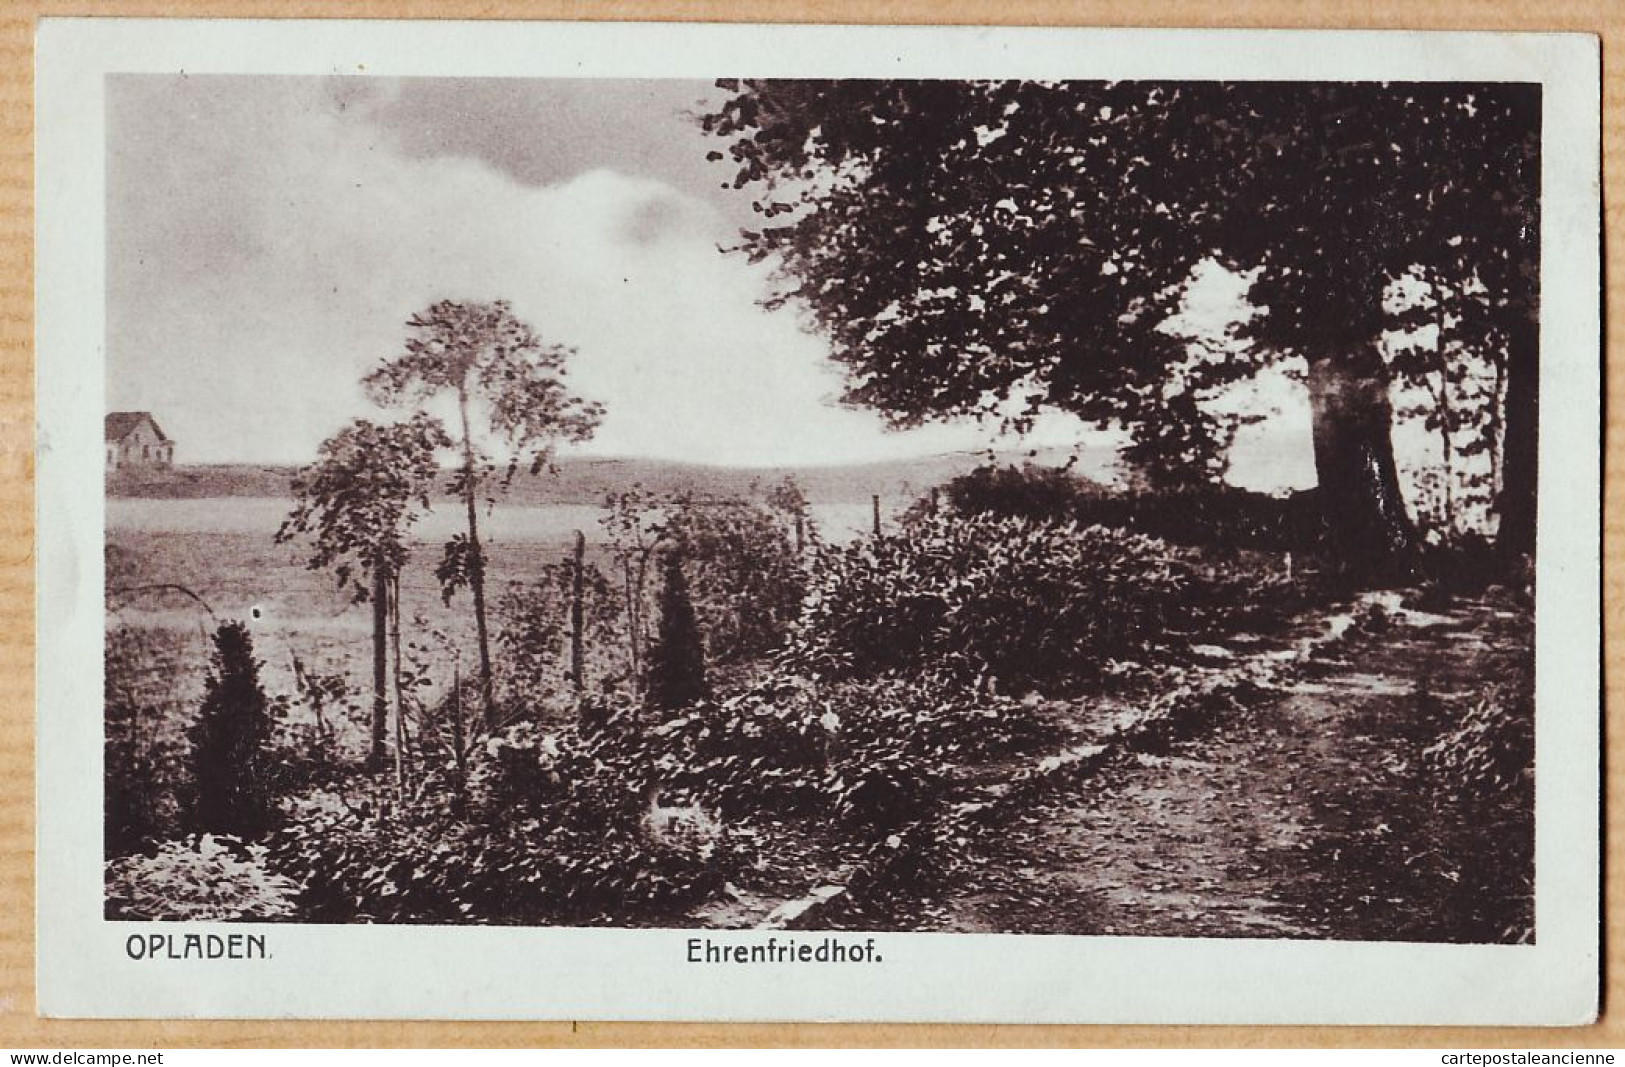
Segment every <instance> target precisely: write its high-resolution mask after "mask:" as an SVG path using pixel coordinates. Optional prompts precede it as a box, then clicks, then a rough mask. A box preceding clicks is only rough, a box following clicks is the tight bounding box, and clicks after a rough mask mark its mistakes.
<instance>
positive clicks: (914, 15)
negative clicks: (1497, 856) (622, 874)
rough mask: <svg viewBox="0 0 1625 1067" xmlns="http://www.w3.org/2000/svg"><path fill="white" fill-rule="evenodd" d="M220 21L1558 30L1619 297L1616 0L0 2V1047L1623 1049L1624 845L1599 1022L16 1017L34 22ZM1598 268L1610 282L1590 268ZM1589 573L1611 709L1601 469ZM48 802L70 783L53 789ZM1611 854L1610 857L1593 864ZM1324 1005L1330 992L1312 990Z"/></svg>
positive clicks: (1623, 677) (1612, 638)
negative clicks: (1574, 36) (1595, 120)
mask: <svg viewBox="0 0 1625 1067" xmlns="http://www.w3.org/2000/svg"><path fill="white" fill-rule="evenodd" d="M54 15H60V16H67V15H119V16H132V17H135V16H144V17H150V16H171V17H205V16H207V17H230V18H296V17H300V18H317V17H323V18H330V17H344V18H469V19H486V18H500V19H591V20H605V21H617V20H649V21H711V22H718V21H729V22H747V21H750V22H836V23H843V22H844V23H899V24H911V23H912V24H933V23H935V24H951V23H997V24H1006V25H1034V26H1040V25H1057V26H1063V25H1064V26H1147V25H1158V26H1190V27H1218V26H1229V27H1249V28H1259V29H1263V28H1286V27H1300V28H1323V29H1341V28H1363V29H1396V30H1398V29H1471V30H1523V31H1553V30H1563V31H1577V32H1586V33H1595V34H1599V35H1600V36H1601V37H1602V39H1603V85H1602V93H1603V139H1604V144H1603V170H1604V191H1603V209H1604V225H1605V245H1604V276H1605V279H1607V280H1608V294H1607V305H1608V307H1609V308H1612V307H1613V306H1615V305H1616V304H1618V302H1619V301H1620V299H1621V298H1622V297H1625V269H1622V268H1621V267H1620V265H1619V263H1620V254H1621V252H1622V245H1621V242H1622V241H1625V232H1622V230H1621V226H1620V219H1621V216H1620V206H1619V205H1620V200H1621V198H1622V197H1625V162H1622V158H1621V154H1622V152H1625V126H1622V122H1625V118H1622V111H1621V109H1622V107H1625V79H1622V77H1621V71H1620V67H1619V65H1618V63H1616V62H1615V60H1616V59H1617V58H1618V54H1619V51H1620V50H1621V49H1625V2H1617V0H1569V2H1561V0H1539V2H1534V0H1300V2H1294V0H1228V2H1219V3H1216V2H1214V0H1166V2H1161V3H1135V2H1132V0H1000V2H999V3H997V4H986V3H979V2H977V0H605V2H599V3H589V2H574V3H572V2H569V0H530V2H526V0H329V2H325V3H322V2H318V0H102V2H95V0H40V2H35V3H27V2H15V0H0V1048H13V1049H17V1048H36V1047H49V1048H53V1049H63V1048H94V1047H125V1048H141V1047H156V1048H166V1047H179V1046H225V1047H231V1046H243V1047H262V1046H289V1045H291V1046H375V1047H385V1046H388V1047H420V1046H428V1047H436V1046H448V1045H449V1046H458V1045H461V1046H479V1047H486V1046H496V1047H502V1046H516V1047H522V1046H555V1045H675V1046H716V1045H727V1046H734V1045H749V1046H764V1045H765V1046H779V1045H821V1046H827V1045H837V1046H839V1045H866V1046H867V1045H878V1046H893V1045H897V1046H914V1045H973V1046H974V1045H990V1046H998V1045H1010V1046H1051V1045H1056V1046H1069V1045H1071V1046H1182V1045H1185V1046H1198V1047H1204V1046H1205V1047H1213V1046H1255V1047H1268V1046H1289V1047H1297V1046H1373V1047H1407V1046H1411V1047H1421V1046H1429V1047H1441V1048H1450V1047H1455V1048H1462V1047H1475V1046H1495V1047H1529V1048H1541V1047H1548V1046H1556V1047H1586V1046H1604V1047H1621V1046H1625V1022H1622V1021H1621V1019H1622V1017H1625V1012H1622V1011H1621V1009H1620V1007H1619V1004H1618V1000H1619V995H1620V993H1621V991H1622V988H1621V984H1620V972H1621V968H1622V964H1625V959H1622V955H1621V953H1622V951H1625V938H1622V936H1621V929H1620V927H1621V920H1622V919H1625V881H1622V880H1621V878H1620V877H1619V876H1618V869H1617V868H1618V866H1619V861H1620V860H1621V859H1622V858H1625V849H1622V848H1620V847H1619V845H1618V842H1617V840H1616V841H1614V842H1613V843H1612V844H1613V847H1611V848H1609V850H1608V852H1609V856H1608V857H1606V858H1605V866H1606V867H1609V868H1613V870H1612V873H1611V876H1610V877H1608V878H1607V879H1606V882H1605V886H1604V899H1603V907H1604V914H1605V916H1606V917H1607V920H1609V921H1607V922H1606V923H1605V926H1606V929H1607V934H1606V945H1605V952H1604V959H1605V964H1604V966H1605V979H1604V991H1603V1017H1602V1021H1601V1022H1599V1023H1597V1024H1596V1025H1594V1026H1589V1027H1582V1028H1571V1029H1464V1028H1415V1027H1405V1028H1398V1027H1160V1026H1044V1027H1034V1026H981V1025H978V1026H915V1025H811V1024H795V1025H723V1024H705V1023H693V1024H654V1023H635V1022H627V1023H580V1024H576V1023H571V1022H568V1021H561V1022H551V1023H437V1022H419V1023H399V1022H388V1023H385V1022H376V1023H375V1022H307V1023H300V1022H264V1021H227V1022H184V1021H157V1022H104V1021H99V1022H72V1021H62V1020H46V1019H40V1018H39V1017H38V1016H37V1015H36V1014H35V1008H34V796H35V785H36V783H35V778H34V521H33V516H34V487H33V472H34V432H33V426H34V394H33V380H34V379H33V372H34V362H33V341H32V338H33V329H32V325H33V264H34V257H33V169H34V164H33V38H34V26H35V22H36V20H37V19H38V18H40V17H42V16H54ZM1610 265H1612V266H1613V268H1614V269H1612V270H1610V269H1609V266H1610ZM1604 321H1605V324H1606V331H1605V332H1606V337H1607V350H1608V353H1609V356H1610V358H1609V367H1608V371H1609V373H1608V376H1607V382H1608V386H1607V387H1608V401H1607V404H1606V410H1607V413H1608V419H1607V429H1606V435H1605V438H1606V447H1607V450H1608V453H1609V455H1610V456H1613V455H1617V454H1618V452H1619V450H1620V449H1621V448H1622V447H1625V422H1622V418H1625V417H1622V414H1621V409H1622V404H1621V400H1622V395H1621V394H1622V389H1625V382H1622V378H1621V373H1622V367H1621V366H1620V365H1619V362H1620V359H1621V358H1625V357H1621V356H1619V354H1618V352H1617V351H1616V350H1617V349H1618V348H1619V347H1620V344H1621V342H1622V341H1625V332H1622V327H1621V324H1620V323H1619V322H1618V321H1616V319H1615V317H1614V316H1612V315H1607V314H1606V312H1605V319H1604ZM1604 477H1605V484H1606V492H1605V507H1606V510H1605V513H1604V523H1603V526H1604V542H1605V543H1604V554H1605V558H1606V559H1607V561H1608V563H1609V565H1610V566H1609V567H1608V568H1607V572H1606V573H1605V575H1604V580H1603V585H1604V590H1603V593H1604V612H1605V620H1604V621H1605V635H1604V641H1605V645H1604V648H1605V658H1606V670H1605V679H1606V686H1607V690H1608V698H1607V713H1608V718H1609V720H1614V719H1615V718H1616V716H1617V714H1618V712H1619V710H1620V709H1619V707H1618V705H1619V687H1620V684H1621V682H1625V650H1622V649H1621V647H1620V637H1619V633H1618V626H1617V623H1618V621H1619V619H1620V618H1621V612H1622V603H1621V595H1622V589H1621V586H1622V582H1621V579H1620V575H1619V573H1618V569H1617V567H1614V566H1612V564H1614V562H1615V560H1616V558H1617V555H1618V553H1619V552H1620V551H1621V550H1622V548H1625V545H1622V543H1621V542H1622V538H1625V528H1622V527H1625V517H1622V515H1621V511H1620V502H1619V496H1620V493H1621V490H1622V489H1625V481H1622V476H1621V474H1620V472H1619V470H1618V469H1617V465H1616V464H1613V463H1608V462H1606V458H1605V475H1604ZM1608 740H1609V744H1608V746H1607V756H1606V767H1605V774H1604V787H1605V789H1606V790H1607V797H1606V800H1605V814H1606V821H1607V825H1608V826H1609V827H1610V828H1612V829H1614V830H1616V831H1617V830H1618V829H1619V828H1620V827H1621V826H1622V825H1625V822H1622V819H1625V796H1622V792H1621V790H1620V788H1619V777H1620V773H1621V762H1622V760H1625V742H1622V741H1621V740H1620V737H1619V735H1618V731H1617V730H1616V731H1614V733H1613V734H1612V735H1611V736H1610V737H1609V738H1608ZM66 787H67V788H76V787H75V786H73V785H71V784H68V785H66ZM1608 859H1611V860H1612V861H1613V862H1607V860H1608ZM1328 994H1329V995H1335V991H1332V990H1328Z"/></svg>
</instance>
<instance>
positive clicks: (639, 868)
mask: <svg viewBox="0 0 1625 1067" xmlns="http://www.w3.org/2000/svg"><path fill="white" fill-rule="evenodd" d="M1049 737H1050V735H1049V733H1048V732H1047V728H1046V727H1045V725H1044V724H1043V723H1041V722H1039V721H1038V720H1037V718H1036V712H1035V711H1034V710H1033V709H1031V708H1029V707H1027V706H1026V705H1022V704H1020V703H1018V702H1015V701H1011V700H1007V699H1001V698H976V697H974V696H973V695H972V694H970V693H969V692H968V691H966V690H964V689H963V688H962V687H961V688H959V689H957V690H949V691H947V692H946V693H945V692H944V691H942V690H940V689H939V688H938V687H937V686H936V685H935V684H931V683H927V682H925V681H922V680H917V679H916V680H906V679H903V678H899V677H888V678H884V679H880V680H877V681H873V682H869V683H863V684H843V685H836V686H830V687H824V688H819V687H815V686H814V685H813V684H812V683H811V682H809V681H807V680H806V679H802V678H797V677H793V676H786V675H772V676H770V677H769V678H768V679H767V680H766V681H765V682H763V683H762V684H761V685H759V686H757V687H755V688H753V689H751V690H749V691H747V692H745V693H741V694H738V695H736V696H734V697H731V698H729V699H726V700H720V701H704V702H701V703H699V704H697V705H695V706H693V707H690V708H687V709H683V710H681V711H677V712H670V713H655V712H649V711H643V710H636V709H634V708H633V707H631V706H630V705H629V706H628V707H627V708H625V709H624V710H622V711H621V712H619V713H617V714H616V715H614V716H612V717H611V718H610V719H609V721H608V722H607V723H605V724H604V725H602V726H600V727H598V728H597V729H594V730H583V729H581V728H579V727H576V726H567V727H563V728H560V729H557V730H553V731H550V732H544V731H543V730H542V729H541V728H539V727H537V726H535V725H533V724H528V723H527V724H521V725H517V726H513V727H509V728H507V729H505V730H503V731H502V732H500V733H499V734H498V735H496V736H495V737H493V738H491V739H490V740H489V741H488V742H487V743H486V744H485V745H484V746H483V747H482V748H481V749H480V750H479V751H478V752H477V753H476V758H475V760H474V761H473V765H472V767H471V770H470V774H469V778H468V794H467V800H466V804H462V805H454V804H452V803H450V802H449V801H448V800H447V799H446V797H448V796H449V795H450V794H451V790H450V789H449V788H447V786H446V783H445V782H435V781H433V780H430V781H429V782H427V783H425V787H424V788H423V789H422V790H421V791H420V792H419V793H418V797H417V799H412V800H408V801H405V802H402V801H400V800H398V799H397V798H394V797H393V796H392V795H390V794H389V793H388V792H387V791H385V792H374V793H373V794H371V795H362V796H359V797H358V796H353V795H350V796H345V795H340V794H337V793H330V794H321V795H317V796H315V797H314V798H312V799H310V800H307V801H306V802H305V803H304V805H303V810H301V811H299V812H298V813H296V817H294V818H290V819H289V820H288V823H287V825H286V826H285V827H284V828H283V829H281V830H280V831H278V832H277V833H276V834H274V835H273V837H272V838H271V841H270V852H269V856H268V862H269V863H270V864H271V866H272V868H273V869H274V870H275V871H277V873H278V874H279V875H282V876H284V877H286V878H288V879H290V880H291V881H292V882H293V883H296V884H297V885H298V887H299V889H298V891H297V895H296V902H297V905H298V908H299V911H300V914H301V915H303V916H305V917H307V918H310V919H313V920H317V921H328V922H354V921H377V922H404V921H411V922H461V923H469V922H495V923H560V922H573V923H583V924H592V923H596V922H609V921H613V922H618V923H625V922H627V921H634V922H635V921H637V919H638V917H639V916H646V917H649V918H651V919H653V918H654V917H659V916H670V915H672V914H674V913H680V912H681V911H683V910H685V909H687V908H689V907H691V906H693V905H695V904H698V903H700V902H701V901H703V900H704V899H706V898H708V897H709V896H710V895H712V894H713V893H714V892H715V891H716V890H717V889H718V888H720V886H721V884H722V883H723V881H725V880H726V879H727V878H728V877H730V876H731V875H732V873H733V872H734V871H735V870H736V869H737V866H738V864H739V863H741V862H745V860H746V859H748V858H749V857H748V856H746V855H745V854H744V852H743V850H744V848H745V847H746V846H745V845H744V844H743V843H742V839H739V838H736V837H735V835H733V834H731V833H730V830H729V828H730V827H734V828H737V827H739V826H740V825H741V823H742V822H743V821H744V820H745V819H746V818H748V817H750V816H752V815H758V814H764V813H766V814H774V815H782V814H793V813H802V814H815V813H825V814H828V815H829V816H830V817H832V818H834V819H837V820H839V821H840V822H841V824H843V825H844V826H846V827H847V828H848V831H849V833H850V837H851V839H852V842H853V846H854V848H857V849H858V850H859V851H860V852H864V850H869V849H871V848H880V849H882V850H884V849H886V848H888V847H894V846H886V845H885V842H886V841H887V840H889V839H890V838H892V837H894V836H897V835H899V834H901V835H904V836H907V835H909V834H912V833H915V832H916V829H917V828H918V827H919V826H922V825H926V824H928V823H929V821H930V817H931V816H932V815H933V814H934V812H935V811H936V810H937V808H938V806H939V804H940V802H941V800H942V798H943V797H944V796H945V795H946V794H947V792H948V791H949V789H950V788H951V787H952V775H953V772H954V770H955V769H956V768H957V767H958V766H959V765H961V764H963V763H964V762H965V761H967V760H969V759H974V758H978V757H987V756H991V755H996V754H998V753H1000V752H1002V751H1010V750H1013V749H1021V748H1028V747H1033V746H1036V745H1038V744H1040V743H1043V742H1046V741H1047V740H1049ZM654 804H659V805H662V806H664V807H665V808H667V809H668V810H675V811H678V812H689V813H692V814H691V820H692V821H693V822H694V823H695V824H697V825H694V826H689V827H687V828H680V829H682V832H676V831H669V830H668V831H665V832H661V831H659V830H657V829H655V828H652V827H651V818H650V816H651V811H652V808H651V805H654ZM713 813H714V815H713ZM864 854H867V852H864Z"/></svg>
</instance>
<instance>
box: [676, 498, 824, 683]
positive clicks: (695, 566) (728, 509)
mask: <svg viewBox="0 0 1625 1067" xmlns="http://www.w3.org/2000/svg"><path fill="white" fill-rule="evenodd" d="M776 512H777V513H776ZM786 519H788V520H789V521H788V523H787V522H786ZM797 522H799V523H800V524H801V528H802V536H803V540H805V538H806V537H807V535H808V526H809V523H810V520H809V518H808V516H807V514H806V501H805V499H803V498H802V497H801V495H800V490H799V489H797V488H796V487H795V485H794V483H793V482H791V483H786V484H783V485H779V486H775V487H773V489H771V490H770V491H769V494H768V503H767V504H766V505H763V504H759V503H757V502H756V501H754V500H751V499H747V498H743V497H736V498H725V499H700V498H697V497H694V496H691V495H685V496H680V497H678V498H677V499H676V500H675V501H673V503H672V506H671V508H670V512H669V516H668V518H667V521H666V526H665V531H664V532H665V536H666V537H667V538H669V539H670V540H671V541H672V542H673V543H675V544H677V545H680V546H681V548H682V553H683V570H684V574H685V576H686V577H687V578H688V581H689V586H690V591H691V596H692V599H693V602H694V610H695V612H696V614H697V616H698V618H699V621H700V624H701V628H702V629H703V630H704V632H705V649H706V654H707V656H708V657H709V659H710V661H711V662H714V663H719V664H743V663H748V662H750V661H752V660H754V659H757V658H759V657H761V656H762V655H764V654H766V653H768V652H771V651H773V650H774V649H777V648H778V647H779V646H780V645H781V644H782V643H783V641H784V638H785V635H786V634H787V633H788V632H789V630H790V627H791V626H792V625H793V624H794V622H795V618H796V615H797V613H798V612H800V610H801V599H802V597H803V596H804V595H805V593H806V584H807V582H806V574H805V572H804V571H803V568H802V565H801V560H800V557H799V554H798V553H797V550H796V547H795V542H794V540H793V538H794V532H793V531H794V529H795V524H796V523H797ZM787 526H788V528H787Z"/></svg>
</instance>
